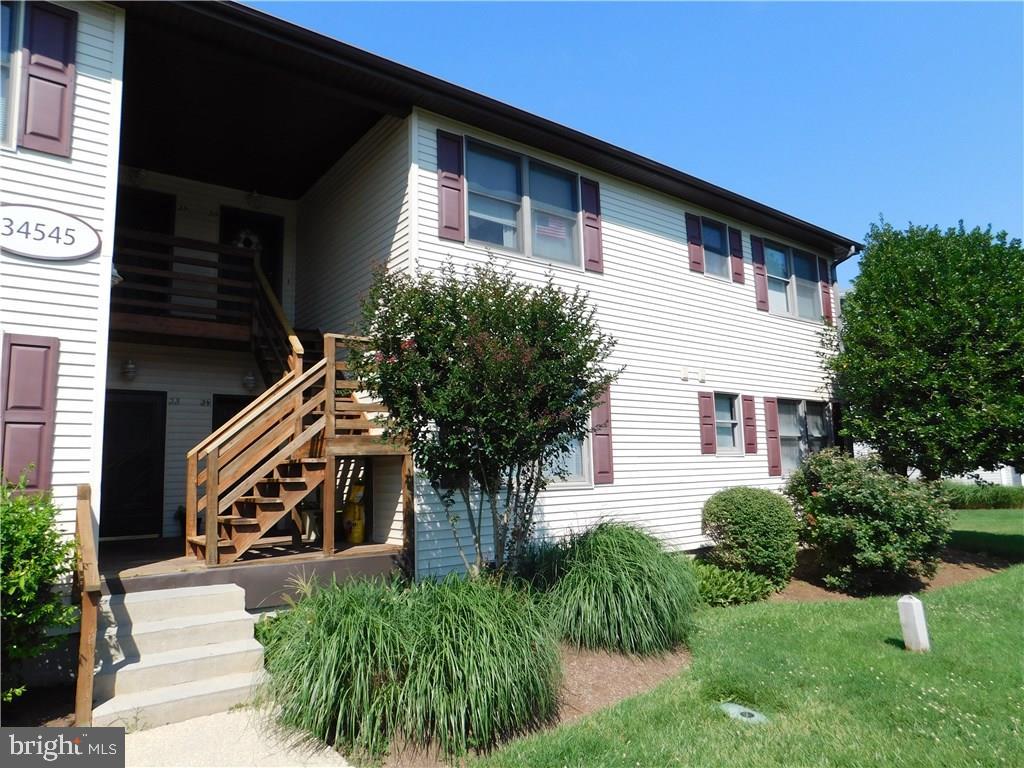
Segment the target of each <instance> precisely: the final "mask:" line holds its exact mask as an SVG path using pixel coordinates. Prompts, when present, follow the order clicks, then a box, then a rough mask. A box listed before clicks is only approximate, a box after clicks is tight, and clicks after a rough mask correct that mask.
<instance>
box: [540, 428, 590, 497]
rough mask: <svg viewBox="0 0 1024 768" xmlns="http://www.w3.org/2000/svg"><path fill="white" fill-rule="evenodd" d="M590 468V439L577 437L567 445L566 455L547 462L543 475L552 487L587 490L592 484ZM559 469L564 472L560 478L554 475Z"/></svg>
mask: <svg viewBox="0 0 1024 768" xmlns="http://www.w3.org/2000/svg"><path fill="white" fill-rule="evenodd" d="M591 466H592V462H591V460H590V439H589V438H588V437H579V438H577V439H575V440H573V441H572V442H571V443H570V444H569V450H568V451H567V452H566V453H564V454H562V455H561V456H560V457H557V458H555V459H552V460H551V461H549V462H548V464H547V467H546V468H545V474H546V475H547V476H548V482H549V483H550V485H551V486H552V487H555V486H559V487H573V486H579V487H586V488H589V487H590V486H592V485H593V482H594V479H593V474H592V468H591ZM559 468H561V469H563V470H564V475H563V476H562V477H559V476H558V475H557V474H556V472H557V470H558V469H559Z"/></svg>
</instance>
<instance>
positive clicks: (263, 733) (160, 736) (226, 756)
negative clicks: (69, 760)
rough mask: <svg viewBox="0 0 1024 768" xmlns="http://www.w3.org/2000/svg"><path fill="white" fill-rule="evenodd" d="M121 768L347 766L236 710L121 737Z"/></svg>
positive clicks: (329, 752) (260, 718)
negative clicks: (122, 756) (125, 766)
mask: <svg viewBox="0 0 1024 768" xmlns="http://www.w3.org/2000/svg"><path fill="white" fill-rule="evenodd" d="M125 753H126V765H127V766H128V768H143V766H175V768H187V767H189V766H203V767H204V768H229V766H230V767H233V766H239V767H241V766H254V767H255V766H276V767H277V768H291V767H292V766H307V765H309V766H321V765H329V766H340V767H342V768H345V767H347V766H348V765H349V764H348V763H347V762H345V760H344V758H342V756H341V755H339V754H338V753H337V752H335V751H334V750H332V749H329V748H327V747H324V746H322V745H317V744H301V743H296V741H295V740H294V739H293V738H289V737H287V736H281V735H280V734H278V733H275V731H274V728H273V726H272V725H270V724H269V723H268V721H267V720H266V719H265V718H264V717H263V716H262V715H261V714H260V713H259V712H258V711H257V710H254V709H237V710H234V711H231V712H222V713H220V714H216V715H206V716H204V717H197V718H194V719H192V720H185V721H184V722H181V723H171V724H170V725H162V726H160V727H159V728H151V729H149V730H146V731H136V732H135V733H129V734H127V735H126V736H125Z"/></svg>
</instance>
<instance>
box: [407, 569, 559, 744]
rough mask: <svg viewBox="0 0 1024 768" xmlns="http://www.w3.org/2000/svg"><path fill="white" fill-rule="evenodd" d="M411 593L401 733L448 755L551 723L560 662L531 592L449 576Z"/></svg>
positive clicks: (540, 610)
mask: <svg viewBox="0 0 1024 768" xmlns="http://www.w3.org/2000/svg"><path fill="white" fill-rule="evenodd" d="M411 598H412V615H411V620H412V622H413V626H415V627H416V629H417V631H416V634H415V638H416V642H415V644H414V646H413V660H414V662H415V663H410V665H409V673H408V678H407V679H406V681H405V685H404V689H403V695H402V711H403V713H404V716H405V723H406V724H405V729H404V736H405V737H406V738H407V739H409V740H410V741H411V742H413V743H418V744H426V743H428V742H431V741H433V742H434V743H436V744H437V745H438V746H439V747H440V748H441V751H442V752H443V753H445V754H448V755H454V754H461V753H463V752H465V751H466V749H467V748H473V749H478V750H479V749H489V748H490V747H493V746H494V745H495V744H497V743H498V741H499V740H503V739H505V738H508V737H510V736H514V735H516V734H520V733H523V732H525V731H527V730H530V729H533V728H535V727H537V726H539V725H542V724H544V723H548V722H550V721H551V719H552V718H553V717H554V716H555V714H556V713H557V710H558V689H559V684H560V682H561V660H560V657H559V652H558V645H557V643H556V642H555V637H554V634H553V632H552V631H551V624H550V622H549V621H548V618H547V616H546V615H545V614H544V612H543V611H542V609H541V608H540V607H539V606H538V605H537V604H536V602H535V601H534V600H533V599H532V597H531V596H530V594H529V593H528V592H526V591H525V590H521V589H516V588H514V587H512V586H510V585H509V584H502V583H499V582H496V581H492V580H489V579H468V580H467V579H462V578H458V577H455V576H449V577H448V578H446V579H444V580H443V581H440V582H433V581H427V582H423V583H421V584H419V585H417V586H416V587H415V588H414V590H413V591H412V593H411Z"/></svg>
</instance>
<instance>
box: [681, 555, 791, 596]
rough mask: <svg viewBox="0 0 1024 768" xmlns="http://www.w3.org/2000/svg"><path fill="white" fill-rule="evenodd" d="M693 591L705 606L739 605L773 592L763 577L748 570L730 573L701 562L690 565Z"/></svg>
mask: <svg viewBox="0 0 1024 768" xmlns="http://www.w3.org/2000/svg"><path fill="white" fill-rule="evenodd" d="M693 571H694V573H695V574H696V576H697V588H698V589H699V590H700V599H701V602H702V603H704V604H705V605H712V606H722V605H740V604H742V603H756V602H757V601H758V600H764V599H765V598H766V597H768V595H770V594H771V593H772V591H773V588H772V583H771V582H770V581H768V579H766V578H765V577H764V576H761V575H760V574H757V573H750V572H749V571H730V570H727V569H725V568H719V567H718V566H717V565H715V564H713V563H706V562H704V561H702V560H695V561H694V562H693Z"/></svg>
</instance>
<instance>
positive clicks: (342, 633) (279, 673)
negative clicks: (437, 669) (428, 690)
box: [260, 581, 414, 756]
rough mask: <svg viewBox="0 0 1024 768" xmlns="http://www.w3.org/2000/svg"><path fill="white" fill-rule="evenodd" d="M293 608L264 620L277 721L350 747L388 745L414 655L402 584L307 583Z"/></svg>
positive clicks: (362, 750) (379, 749) (363, 750)
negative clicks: (327, 584)
mask: <svg viewBox="0 0 1024 768" xmlns="http://www.w3.org/2000/svg"><path fill="white" fill-rule="evenodd" d="M299 595H300V599H299V600H298V601H297V602H296V603H295V605H294V606H293V607H292V608H291V609H290V610H288V611H285V612H282V613H280V614H278V616H277V617H276V618H274V619H273V620H271V621H268V622H265V623H264V622H261V624H263V629H262V631H261V637H260V642H262V643H263V646H264V660H265V665H266V671H267V683H266V685H265V686H264V690H263V697H264V698H265V699H266V700H267V703H269V704H271V705H272V707H274V708H276V710H277V712H278V715H277V717H278V721H279V722H280V723H281V724H282V725H284V726H288V727H291V728H296V729H298V730H301V731H305V732H307V733H309V734H311V735H312V736H314V737H315V738H317V739H320V740H322V741H325V742H327V743H328V744H333V745H335V746H337V747H339V748H341V749H343V750H344V751H346V752H349V753H355V754H364V755H367V756H378V755H381V754H384V752H386V750H387V747H388V744H389V743H390V741H391V738H392V736H393V734H394V733H395V731H396V729H397V728H398V726H399V724H400V722H401V717H400V715H401V709H400V698H401V686H402V682H403V681H404V680H405V678H406V675H407V673H408V666H409V662H410V659H411V658H412V649H413V645H412V643H413V640H414V637H413V634H412V632H411V629H412V627H411V625H410V622H409V614H410V611H409V606H408V595H407V594H406V593H404V592H403V591H402V590H401V589H400V588H399V587H398V586H397V585H395V584H390V583H384V582H378V581H351V582H346V583H345V584H332V585H331V586H329V587H324V588H320V587H317V586H316V585H315V584H314V583H311V582H307V583H304V584H301V585H300V588H299Z"/></svg>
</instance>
